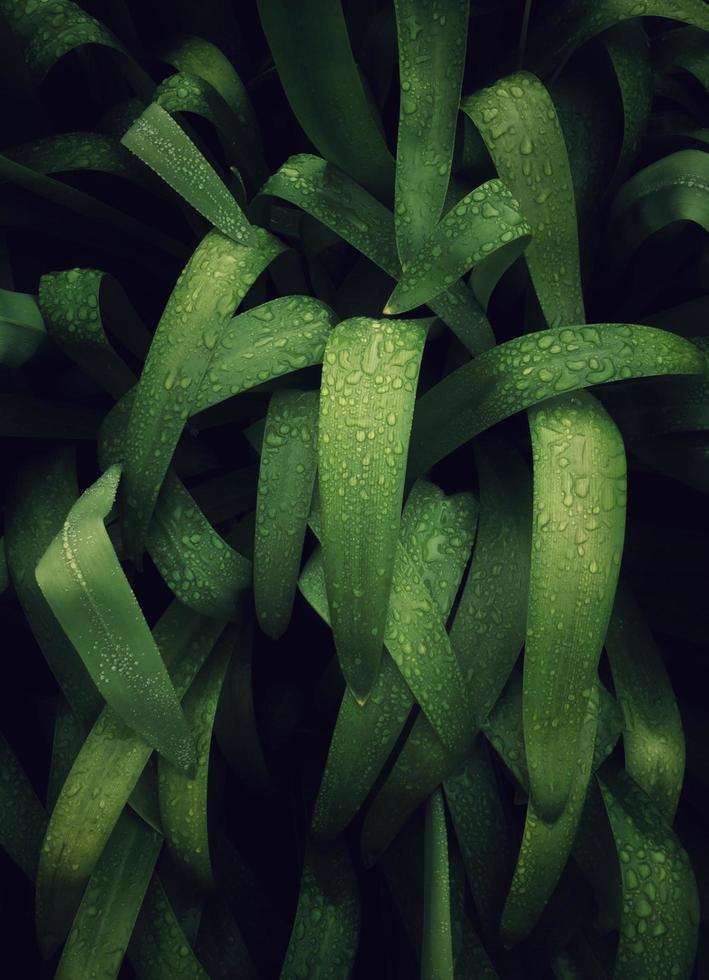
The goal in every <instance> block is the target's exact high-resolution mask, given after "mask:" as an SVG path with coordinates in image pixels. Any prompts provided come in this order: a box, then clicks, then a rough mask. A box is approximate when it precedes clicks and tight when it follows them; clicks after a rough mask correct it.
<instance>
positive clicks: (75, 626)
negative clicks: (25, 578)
mask: <svg viewBox="0 0 709 980" xmlns="http://www.w3.org/2000/svg"><path fill="white" fill-rule="evenodd" d="M119 479H120V467H118V466H116V467H111V469H109V470H107V471H106V473H105V474H104V475H103V476H102V477H101V478H100V479H99V480H97V481H96V483H94V484H93V486H91V487H90V488H89V489H88V490H86V491H85V492H84V493H83V494H82V495H81V497H79V499H78V501H77V502H76V503H75V504H74V506H73V507H72V508H71V510H70V511H69V513H68V515H67V517H66V520H65V522H64V526H63V527H62V529H61V531H60V533H59V534H58V535H57V536H56V537H55V538H54V540H53V541H52V543H51V544H50V545H49V547H48V548H47V550H46V551H45V553H44V555H43V556H42V558H41V559H40V561H39V564H38V565H37V571H36V575H37V582H38V584H39V587H40V589H41V590H42V593H43V595H44V597H45V599H46V600H47V602H48V603H49V605H50V607H51V609H52V612H53V613H54V615H55V616H56V617H57V619H58V621H59V622H60V623H61V626H62V629H63V630H64V632H65V633H66V634H67V636H68V637H69V639H70V640H71V641H72V643H73V644H74V646H75V647H76V649H77V650H78V652H79V655H80V656H81V659H82V660H83V662H84V665H85V666H86V669H87V670H88V672H89V673H90V674H91V677H92V679H93V681H94V683H95V684H96V686H97V687H98V689H99V691H100V692H101V694H102V695H103V696H104V697H105V698H106V700H107V701H108V703H109V704H110V705H111V707H112V708H113V709H114V710H115V711H116V713H117V714H118V715H119V716H120V717H121V718H123V720H124V721H125V722H126V723H127V724H129V725H130V726H131V727H133V728H134V729H135V730H136V731H137V732H140V734H141V735H143V736H144V737H145V739H146V740H147V741H148V742H149V743H150V744H151V745H152V746H154V747H155V748H156V749H157V750H158V751H159V752H160V753H161V754H163V755H165V757H166V758H169V759H170V760H171V761H172V762H174V764H175V765H176V766H178V767H179V768H180V769H184V770H187V771H189V770H190V769H191V768H192V767H193V766H194V762H195V753H194V745H193V744H192V739H191V737H190V733H189V729H188V728H187V724H186V722H185V718H184V715H183V714H182V710H181V708H180V705H179V701H178V700H177V697H176V695H175V690H174V688H173V686H172V683H171V682H170V678H169V675H168V673H167V670H166V669H165V664H164V663H163V660H162V658H161V656H160V651H159V650H158V648H157V646H156V645H155V641H154V640H153V638H152V636H151V635H150V630H149V629H148V624H147V623H146V622H145V619H144V617H143V614H142V612H141V610H140V606H139V605H138V602H137V600H136V598H135V595H134V594H133V591H132V589H131V587H130V584H129V583H128V579H127V578H126V577H125V575H124V573H123V571H122V569H121V567H120V565H119V563H118V558H117V557H116V553H115V552H114V550H113V546H112V545H111V542H110V539H109V537H108V534H107V533H106V528H105V527H104V523H103V522H104V519H105V517H106V516H107V515H108V513H109V511H110V510H111V507H112V506H113V502H114V499H115V495H116V490H117V489H118V481H119Z"/></svg>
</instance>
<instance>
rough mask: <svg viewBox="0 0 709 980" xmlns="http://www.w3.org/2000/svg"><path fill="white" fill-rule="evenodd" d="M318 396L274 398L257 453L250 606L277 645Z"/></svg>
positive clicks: (294, 566)
mask: <svg viewBox="0 0 709 980" xmlns="http://www.w3.org/2000/svg"><path fill="white" fill-rule="evenodd" d="M317 426H318V395H317V392H314V391H283V392H276V393H275V394H274V395H273V396H272V397H271V401H270V403H269V406H268V417H267V418H266V429H265V433H264V437H263V447H262V452H261V468H260V470H259V483H258V498H257V501H256V536H255V539H254V600H255V602H256V614H257V616H258V620H259V623H260V625H261V629H262V630H263V631H264V632H265V633H267V634H268V635H269V636H270V637H272V638H273V639H277V638H278V637H279V636H280V635H281V634H282V633H283V632H284V631H285V629H286V627H287V626H288V622H289V620H290V617H291V611H292V608H293V600H294V598H295V591H296V586H297V583H298V571H299V569H300V560H301V554H302V550H303V541H304V539H305V528H306V525H307V522H308V514H309V513H310V501H311V499H312V496H313V487H314V485H315V471H316V467H317V432H318V429H317Z"/></svg>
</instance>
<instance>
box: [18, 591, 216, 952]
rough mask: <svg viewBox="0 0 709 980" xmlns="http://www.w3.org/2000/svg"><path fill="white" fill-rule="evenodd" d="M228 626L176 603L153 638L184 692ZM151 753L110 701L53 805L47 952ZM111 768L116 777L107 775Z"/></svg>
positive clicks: (41, 881) (41, 913)
mask: <svg viewBox="0 0 709 980" xmlns="http://www.w3.org/2000/svg"><path fill="white" fill-rule="evenodd" d="M223 629H224V625H223V624H222V623H216V622H214V621H211V620H204V619H203V618H202V617H201V616H198V615H196V614H195V613H193V612H191V611H190V610H189V609H186V608H185V607H184V606H181V605H180V604H179V603H177V602H174V603H172V605H171V606H169V607H168V610H167V612H166V613H165V614H164V615H163V616H162V617H161V619H160V620H159V621H158V623H157V625H156V627H155V630H154V639H155V642H156V644H157V645H158V647H159V649H160V652H161V653H162V656H163V657H164V660H165V664H166V666H167V667H168V669H169V671H170V676H171V678H172V681H173V684H174V686H175V690H176V692H177V694H178V696H179V697H182V696H183V695H184V694H185V692H186V691H187V690H188V688H189V686H190V684H191V683H192V681H193V679H194V677H195V676H196V674H197V673H198V671H199V669H200V667H201V666H202V664H203V663H204V661H205V660H206V658H207V655H208V654H209V652H210V650H211V649H212V647H213V646H214V644H215V642H216V640H217V638H218V637H219V635H220V634H221V632H222V631H223ZM151 753H152V748H151V747H150V745H148V743H147V742H146V741H145V740H144V739H143V738H142V737H141V736H140V735H138V734H137V733H136V732H134V731H133V730H132V729H131V728H129V727H128V726H127V725H126V724H125V723H124V722H123V721H122V720H121V718H120V717H119V716H118V715H117V714H116V713H115V712H114V711H113V710H112V708H110V707H108V706H106V707H105V708H104V710H103V711H102V712H101V714H100V715H99V717H98V719H97V721H96V723H95V724H94V726H93V728H92V729H91V731H90V732H89V734H88V736H87V738H86V741H85V742H84V744H83V746H82V748H81V750H80V752H79V754H78V755H77V757H76V759H75V761H74V764H73V766H72V768H71V771H70V773H69V775H68V777H67V779H66V781H65V783H64V785H63V786H62V789H61V792H60V793H59V796H58V798H57V802H56V804H55V806H54V809H53V810H52V814H51V817H50V820H49V827H48V828H47V834H46V837H45V839H44V844H43V846H42V853H41V858H40V865H39V870H38V874H37V933H38V936H39V941H40V946H41V948H42V950H43V952H44V953H45V954H46V955H47V956H49V955H51V954H52V953H53V952H54V951H55V949H56V948H57V947H58V946H59V944H60V943H61V942H62V940H63V939H64V937H65V936H66V934H67V932H68V931H69V928H70V926H71V922H72V919H73V916H74V913H75V911H76V909H77V907H78V905H79V902H80V900H81V895H82V893H83V891H84V888H85V886H86V883H87V881H88V879H89V877H90V875H91V873H92V871H93V869H94V867H95V866H96V862H97V861H98V859H99V857H100V855H101V853H102V851H103V849H104V847H105V846H106V842H107V841H108V839H109V837H110V835H111V831H112V830H113V828H114V827H115V825H116V822H117V820H118V818H119V817H120V815H121V812H122V811H123V808H124V806H125V805H126V803H127V802H128V800H129V798H130V796H131V793H132V792H133V790H134V788H135V786H136V784H137V782H138V779H139V778H140V775H141V773H142V772H143V770H144V768H145V766H146V765H147V762H148V760H149V758H150V755H151ZM107 773H110V779H107V775H106V774H107Z"/></svg>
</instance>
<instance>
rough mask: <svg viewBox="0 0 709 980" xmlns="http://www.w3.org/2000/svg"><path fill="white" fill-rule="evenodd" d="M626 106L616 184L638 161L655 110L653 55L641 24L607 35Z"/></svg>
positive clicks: (621, 27) (612, 31)
mask: <svg viewBox="0 0 709 980" xmlns="http://www.w3.org/2000/svg"><path fill="white" fill-rule="evenodd" d="M603 43H604V44H605V47H606V51H607V52H608V57H609V58H610V60H611V64H612V65H613V70H614V72H615V76H616V80H617V82H618V88H619V89H620V97H621V101H622V104H623V139H622V142H621V145H620V152H619V154H618V160H617V163H616V167H615V173H614V182H616V181H618V180H619V179H622V178H623V177H624V176H625V174H626V173H627V171H628V169H629V167H630V166H632V163H633V161H634V160H635V158H636V156H637V153H638V150H639V149H640V143H641V140H642V138H643V136H644V135H645V130H646V128H647V124H648V120H649V118H650V111H651V109H652V56H651V51H650V42H649V40H648V37H647V34H646V33H645V31H644V30H643V27H642V24H641V23H640V22H635V21H631V22H629V23H624V24H618V25H617V26H616V27H614V28H612V30H610V31H606V32H605V33H604V35H603Z"/></svg>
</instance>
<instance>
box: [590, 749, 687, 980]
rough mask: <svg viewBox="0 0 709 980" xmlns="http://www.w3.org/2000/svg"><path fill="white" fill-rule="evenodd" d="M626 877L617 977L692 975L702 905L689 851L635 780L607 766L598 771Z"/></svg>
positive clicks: (627, 979)
mask: <svg viewBox="0 0 709 980" xmlns="http://www.w3.org/2000/svg"><path fill="white" fill-rule="evenodd" d="M599 784H600V787H601V793H602V794H603V802H604V804H605V807H606V810H607V812H608V819H609V820H610V824H611V828H612V830H613V836H614V838H615V845H616V848H617V851H618V858H619V861H620V871H621V875H622V880H623V917H622V920H621V926H620V942H619V946H618V955H617V960H616V967H615V972H614V977H615V978H616V980H630V978H631V977H632V978H634V977H637V976H645V977H648V980H655V978H657V980H660V977H665V976H668V975H669V976H675V977H684V978H688V977H689V976H690V974H691V971H692V962H693V960H694V952H695V948H696V942H697V926H698V922H699V907H698V905H699V903H698V897H697V886H696V882H695V879H694V873H693V872H692V869H691V867H690V865H689V860H688V858H687V854H686V852H685V850H684V848H683V847H682V845H681V844H680V843H679V841H678V840H677V838H676V837H675V835H674V834H673V833H672V831H671V830H670V828H669V826H668V825H667V824H666V822H665V820H664V819H663V817H662V815H661V814H660V812H659V811H658V810H657V809H656V808H655V806H654V805H653V804H652V802H651V801H650V800H649V799H648V798H647V796H645V794H644V793H643V792H642V790H640V789H639V788H638V787H637V786H635V784H634V783H633V781H632V780H631V779H630V778H629V777H628V776H625V775H624V774H622V773H616V772H613V771H612V770H611V769H609V768H607V767H606V768H605V769H604V770H603V773H602V775H599Z"/></svg>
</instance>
